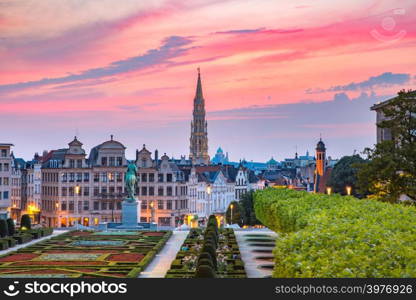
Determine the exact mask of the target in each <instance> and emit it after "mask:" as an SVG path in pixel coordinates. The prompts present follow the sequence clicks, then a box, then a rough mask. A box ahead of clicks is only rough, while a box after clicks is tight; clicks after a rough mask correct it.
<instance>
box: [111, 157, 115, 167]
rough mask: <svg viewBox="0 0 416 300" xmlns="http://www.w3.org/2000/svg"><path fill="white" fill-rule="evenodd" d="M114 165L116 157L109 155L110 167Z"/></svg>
mask: <svg viewBox="0 0 416 300" xmlns="http://www.w3.org/2000/svg"><path fill="white" fill-rule="evenodd" d="M115 165H116V158H115V157H113V156H111V157H110V167H114V166H115Z"/></svg>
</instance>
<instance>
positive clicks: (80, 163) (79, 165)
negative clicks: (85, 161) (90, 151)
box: [77, 159, 82, 168]
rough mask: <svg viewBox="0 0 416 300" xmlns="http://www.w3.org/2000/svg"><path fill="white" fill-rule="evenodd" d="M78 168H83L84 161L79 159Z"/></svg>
mask: <svg viewBox="0 0 416 300" xmlns="http://www.w3.org/2000/svg"><path fill="white" fill-rule="evenodd" d="M77 168H82V159H77Z"/></svg>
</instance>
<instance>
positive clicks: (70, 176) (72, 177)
mask: <svg viewBox="0 0 416 300" xmlns="http://www.w3.org/2000/svg"><path fill="white" fill-rule="evenodd" d="M74 181H75V173H69V182H74Z"/></svg>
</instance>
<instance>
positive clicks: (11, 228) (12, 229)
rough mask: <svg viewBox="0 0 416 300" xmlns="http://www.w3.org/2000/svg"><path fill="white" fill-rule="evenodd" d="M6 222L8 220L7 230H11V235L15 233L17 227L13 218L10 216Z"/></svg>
mask: <svg viewBox="0 0 416 300" xmlns="http://www.w3.org/2000/svg"><path fill="white" fill-rule="evenodd" d="M6 222H7V230H8V232H9V235H10V236H12V235H14V234H15V232H16V229H15V226H14V221H13V219H11V218H9V219H7V221H6Z"/></svg>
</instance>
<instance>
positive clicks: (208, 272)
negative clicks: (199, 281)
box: [195, 265, 216, 278]
mask: <svg viewBox="0 0 416 300" xmlns="http://www.w3.org/2000/svg"><path fill="white" fill-rule="evenodd" d="M215 277H216V275H215V271H214V270H213V269H212V268H211V267H210V266H207V265H200V266H199V267H198V268H197V269H196V272H195V278H215Z"/></svg>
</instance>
